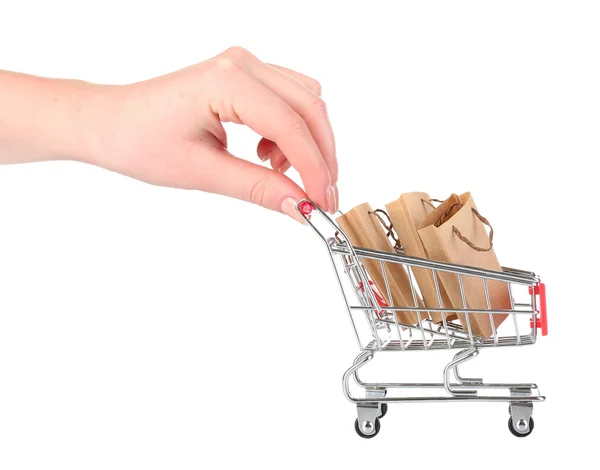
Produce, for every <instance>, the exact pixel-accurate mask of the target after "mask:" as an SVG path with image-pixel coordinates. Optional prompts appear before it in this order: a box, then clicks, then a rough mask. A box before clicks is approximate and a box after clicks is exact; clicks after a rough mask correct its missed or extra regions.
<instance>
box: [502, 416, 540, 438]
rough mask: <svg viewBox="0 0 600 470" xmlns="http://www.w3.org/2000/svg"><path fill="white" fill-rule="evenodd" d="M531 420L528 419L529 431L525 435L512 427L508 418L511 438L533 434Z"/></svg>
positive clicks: (511, 422) (510, 419)
mask: <svg viewBox="0 0 600 470" xmlns="http://www.w3.org/2000/svg"><path fill="white" fill-rule="evenodd" d="M533 426H534V423H533V418H529V429H528V430H527V432H525V433H520V432H519V431H517V430H516V429H515V428H514V426H513V421H512V416H511V417H510V418H508V430H509V431H510V432H511V433H512V434H513V436H517V437H527V436H529V435H530V434H531V433H532V432H533Z"/></svg>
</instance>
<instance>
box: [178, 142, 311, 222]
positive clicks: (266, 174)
mask: <svg viewBox="0 0 600 470" xmlns="http://www.w3.org/2000/svg"><path fill="white" fill-rule="evenodd" d="M202 153H203V155H202V156H201V157H200V158H198V155H196V156H195V157H193V158H190V159H189V160H188V161H190V162H196V163H197V164H198V165H201V166H202V168H199V169H198V173H196V172H194V173H196V174H198V175H201V177H200V181H199V185H198V186H199V187H198V188H197V189H200V190H202V191H207V192H211V193H216V194H222V195H224V196H230V197H234V198H237V199H241V200H243V201H247V202H250V203H252V204H257V205H259V206H262V207H265V208H267V209H271V210H274V211H278V212H282V213H284V214H286V215H288V216H290V217H292V218H293V219H294V220H297V221H298V222H301V223H305V222H304V219H303V218H302V217H301V216H300V215H299V214H298V212H297V211H296V203H297V202H298V200H300V199H302V198H305V197H306V193H305V192H304V191H303V190H302V189H301V188H300V187H299V186H298V185H297V184H296V183H294V182H293V181H292V180H291V179H289V178H288V177H287V176H285V175H283V174H282V173H279V172H277V171H274V170H271V169H268V168H265V167H263V166H259V165H255V164H254V163H250V162H248V161H246V160H242V159H241V158H237V157H235V156H234V155H232V154H231V153H229V152H227V151H226V150H223V149H218V148H214V147H207V148H203V149H202Z"/></svg>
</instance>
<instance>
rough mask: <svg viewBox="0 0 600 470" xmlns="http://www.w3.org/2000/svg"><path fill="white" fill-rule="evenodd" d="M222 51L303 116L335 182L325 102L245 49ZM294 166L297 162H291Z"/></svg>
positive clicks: (334, 161) (334, 155)
mask: <svg viewBox="0 0 600 470" xmlns="http://www.w3.org/2000/svg"><path fill="white" fill-rule="evenodd" d="M224 54H225V55H226V56H227V57H231V58H233V59H234V60H237V61H239V62H240V63H241V64H242V65H243V66H244V67H246V68H247V69H248V70H249V72H250V73H251V74H252V75H253V76H255V77H256V78H257V79H258V80H259V81H260V82H261V83H263V84H264V85H265V86H267V87H268V88H269V89H270V90H272V91H273V92H274V93H275V94H276V95H278V96H280V97H281V98H282V99H283V100H284V101H285V102H286V103H288V104H289V106H290V107H291V108H292V109H293V110H294V111H296V113H298V114H299V115H300V116H301V117H302V119H304V121H305V122H306V125H307V127H308V128H309V130H310V132H311V134H312V136H313V137H314V140H315V142H316V143H317V146H318V147H319V150H320V152H321V155H322V156H323V159H324V160H325V163H326V164H327V167H328V168H329V173H330V175H331V180H332V183H334V184H335V183H337V177H338V165H337V159H336V154H335V139H334V136H333V129H332V128H331V124H330V122H329V117H328V115H327V107H326V105H325V102H324V101H323V100H322V99H321V98H320V97H319V96H318V95H317V94H315V93H313V92H312V91H311V90H310V89H308V88H307V87H306V86H304V85H303V84H302V83H301V81H299V80H296V79H295V78H293V77H291V76H290V75H287V74H285V73H283V72H282V71H280V70H276V69H275V68H273V67H270V66H268V65H266V64H264V63H263V62H261V61H260V60H259V59H258V58H257V57H255V56H254V55H252V54H251V53H250V52H248V51H246V50H245V49H242V48H231V49H228V50H227V51H225V53H224ZM288 70H289V69H288ZM303 79H304V80H307V79H308V77H306V76H304V77H303ZM319 88H320V87H319ZM284 153H285V152H284ZM292 163H294V162H292ZM294 166H296V165H295V164H294Z"/></svg>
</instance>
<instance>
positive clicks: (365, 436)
mask: <svg viewBox="0 0 600 470" xmlns="http://www.w3.org/2000/svg"><path fill="white" fill-rule="evenodd" d="M380 429H381V423H380V422H379V418H375V432H374V433H373V434H364V433H363V432H362V431H361V430H360V425H359V424H358V418H356V421H354V430H355V431H356V434H358V435H359V436H360V437H363V438H365V439H371V438H372V437H375V436H376V435H377V434H379V430H380Z"/></svg>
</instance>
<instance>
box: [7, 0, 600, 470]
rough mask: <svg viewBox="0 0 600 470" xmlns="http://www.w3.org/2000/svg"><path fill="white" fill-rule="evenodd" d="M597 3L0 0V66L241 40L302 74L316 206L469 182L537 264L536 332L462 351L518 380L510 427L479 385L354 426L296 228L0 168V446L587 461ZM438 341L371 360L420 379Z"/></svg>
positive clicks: (504, 243)
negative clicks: (332, 139)
mask: <svg viewBox="0 0 600 470" xmlns="http://www.w3.org/2000/svg"><path fill="white" fill-rule="evenodd" d="M599 21H600V15H599V11H598V7H597V3H596V2H591V1H590V2H584V1H563V2H558V1H539V2H533V1H523V0H520V1H504V2H480V1H472V2H464V1H453V2H429V1H422V2H383V1H369V2H355V3H352V2H323V1H319V2H311V1H302V2H287V1H276V2H266V1H256V0H255V1H252V2H242V1H240V2H232V1H214V2H210V3H209V2H203V1H188V2H183V1H175V0H170V1H168V2H148V1H146V2H133V1H123V0H120V1H107V0H104V1H102V2H68V1H53V2H41V1H40V2H36V1H33V0H30V1H25V0H19V1H18V2H17V1H13V2H9V1H8V0H2V2H1V3H0V68H2V69H9V70H17V71H22V72H28V73H34V74H40V75H46V76H57V77H73V78H82V79H86V80H89V81H95V82H104V83H128V82H131V81H136V80H142V79H146V78H150V77H152V76H156V75H159V74H163V73H167V72H169V71H172V70H175V69H177V68H181V67H184V66H187V65H189V64H192V63H195V62H198V61H201V60H203V59H206V58H208V57H211V56H213V55H215V54H217V53H219V52H220V51H222V50H224V49H225V48H227V47H228V46H232V45H242V46H244V47H246V48H248V49H249V50H251V51H252V52H254V53H255V54H256V55H257V56H258V57H260V58H261V59H263V60H265V61H269V62H273V63H277V64H280V65H284V66H288V67H291V68H294V69H296V70H299V71H302V72H304V73H306V74H308V75H311V76H314V77H315V78H317V79H318V80H319V81H320V82H321V84H322V86H323V94H324V98H325V99H326V101H327V103H328V106H329V109H330V116H331V120H332V123H333V125H334V129H335V131H336V138H337V143H338V155H339V160H340V168H341V170H340V184H339V187H340V195H341V208H342V210H348V209H350V208H352V207H353V206H354V205H356V204H358V203H361V202H364V201H366V200H368V201H370V202H371V203H372V204H373V205H374V206H379V207H381V206H383V205H384V204H385V203H386V202H389V201H390V200H392V199H394V198H395V197H397V195H399V194H400V193H401V192H406V191H414V190H424V191H428V192H429V193H430V194H431V195H432V196H433V197H438V198H443V197H446V196H447V195H448V194H449V193H450V192H462V191H467V190H470V191H472V192H473V194H474V196H475V200H476V201H477V205H478V206H479V208H480V209H481V211H482V212H484V215H486V216H487V217H488V218H489V219H490V220H491V221H492V223H493V225H494V227H495V229H496V253H497V254H498V256H499V258H500V261H501V262H502V264H504V265H507V266H514V267H519V268H524V269H530V270H534V271H536V272H537V273H539V274H540V275H541V276H542V278H543V280H544V281H546V283H547V287H548V302H549V308H550V315H551V317H550V320H551V324H550V328H551V331H550V333H551V334H550V336H548V337H546V338H541V339H540V341H539V342H538V344H536V345H535V346H534V347H528V348H522V349H512V350H511V349H506V350H502V351H483V352H482V354H481V355H480V357H479V358H478V359H476V362H474V363H473V364H472V365H469V366H467V367H466V368H465V372H466V373H469V374H471V375H476V376H477V375H483V376H484V378H488V379H491V380H514V381H534V382H537V383H539V385H540V388H541V391H542V393H543V394H545V395H547V397H548V400H547V401H546V402H545V403H542V404H540V405H537V406H536V408H535V411H534V418H535V421H536V427H535V431H534V432H533V434H532V435H531V436H529V437H528V438H526V439H517V438H514V437H513V436H512V435H511V434H510V433H509V432H508V429H507V426H506V422H507V419H508V413H507V410H506V405H505V404H434V405H405V406H402V405H398V406H394V407H392V408H390V412H389V414H388V416H387V417H386V418H385V419H384V420H383V421H382V430H381V433H380V434H379V435H378V436H377V437H376V438H375V439H372V440H363V439H360V438H359V437H357V436H356V434H355V432H354V429H353V423H354V419H355V410H354V409H353V406H352V405H351V404H350V403H348V402H347V401H346V400H345V399H344V398H343V395H342V393H341V380H340V379H341V375H342V372H343V371H344V370H345V369H346V368H347V367H348V366H349V365H350V363H351V361H352V359H353V358H354V355H355V354H356V353H357V352H358V350H357V347H356V344H355V341H354V338H353V334H352V330H351V327H350V324H349V322H348V319H347V314H346V313H345V311H344V308H343V304H342V299H341V297H340V296H339V292H338V291H337V290H336V289H337V287H336V285H335V278H334V275H333V272H332V271H331V269H330V262H329V260H328V258H327V253H326V249H325V247H324V246H323V245H322V242H321V241H320V240H319V239H318V237H317V236H316V235H315V234H314V233H312V232H311V230H310V229H309V228H306V227H302V226H300V225H299V224H297V223H295V222H293V221H291V220H289V219H287V218H285V217H284V216H282V215H280V214H277V213H270V212H267V211H265V210H262V209H260V208H258V207H251V206H250V205H247V204H244V203H242V202H239V201H235V200H228V199H225V198H221V197H216V196H213V195H208V194H202V193H195V192H185V191H176V190H170V189H165V188H157V187H152V186H149V185H146V184H143V183H139V182H137V181H134V180H131V179H128V178H125V177H123V176H120V175H116V174H112V173H109V172H107V171H103V170H100V169H97V168H93V167H90V166H85V165H81V164H76V163H70V162H60V163H45V164H31V165H22V166H7V167H2V168H0V468H1V469H3V470H5V469H6V470H13V469H42V468H60V469H82V468H84V469H100V468H102V469H105V468H119V469H120V468H128V469H130V468H144V469H150V468H157V469H158V468H160V469H167V468H168V469H173V468H177V469H192V468H207V466H208V465H209V464H210V465H211V468H212V467H214V468H227V467H231V468H233V467H237V468H240V467H241V466H244V467H246V466H250V467H261V468H311V467H317V468H325V467H327V468H333V467H334V466H336V467H337V466H340V467H343V468H367V466H369V468H376V467H383V466H387V465H393V466H404V467H406V466H409V465H410V466H420V467H422V468H431V467H433V466H434V465H441V464H448V466H449V467H450V468H463V467H464V466H465V465H466V464H467V463H469V462H470V463H474V464H477V465H486V467H488V468H507V467H509V466H511V467H512V466H516V465H531V464H535V463H539V464H540V465H542V464H546V465H551V464H569V465H573V464H576V463H582V462H585V461H589V460H590V459H592V458H594V459H595V450H596V448H595V443H594V442H592V436H594V435H597V426H598V419H599V418H600V417H599V414H598V405H597V403H596V399H597V396H596V394H597V393H598V392H599V389H598V387H597V382H598V379H597V375H596V374H597V371H598V369H597V365H596V360H595V358H597V357H598V349H597V348H596V345H595V336H596V335H595V326H596V323H595V319H596V317H597V315H598V313H599V312H598V305H597V303H598V300H597V296H596V295H595V293H596V292H597V289H598V281H597V275H598V271H597V264H598V261H599V260H598V254H597V253H598V245H597V232H595V230H596V227H597V220H598V216H597V210H596V209H597V178H598V172H597V170H596V169H595V168H597V159H598V157H599V153H600V152H599V150H600V145H599V139H598V129H599V125H600V91H599V90H600V87H599V86H598V84H599V83H600V70H599V66H598V54H599V49H600V48H599V45H600V33H599V31H600V30H599V28H598V24H599ZM228 129H229V130H230V133H231V134H230V143H231V150H232V151H233V152H234V153H237V154H238V155H240V156H245V157H247V158H249V159H256V156H255V145H256V143H257V141H258V139H257V137H256V136H255V135H253V134H252V133H251V132H249V131H247V130H245V129H242V128H240V127H232V126H229V127H228ZM255 161H257V160H255ZM292 174H293V173H292ZM296 176H297V175H294V177H296ZM450 355H451V354H450V353H448V352H438V353H431V354H430V353H423V354H421V353H419V354H416V353H411V354H401V353H399V354H395V355H389V356H387V357H386V358H385V360H382V361H381V367H380V369H381V370H380V372H382V373H385V374H387V375H390V376H391V377H390V378H395V379H397V380H413V379H416V380H421V379H423V380H427V379H428V380H436V381H437V380H439V379H440V378H441V375H440V374H441V368H442V366H443V365H444V363H445V362H446V361H447V360H449V358H450ZM588 466H589V464H588Z"/></svg>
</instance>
